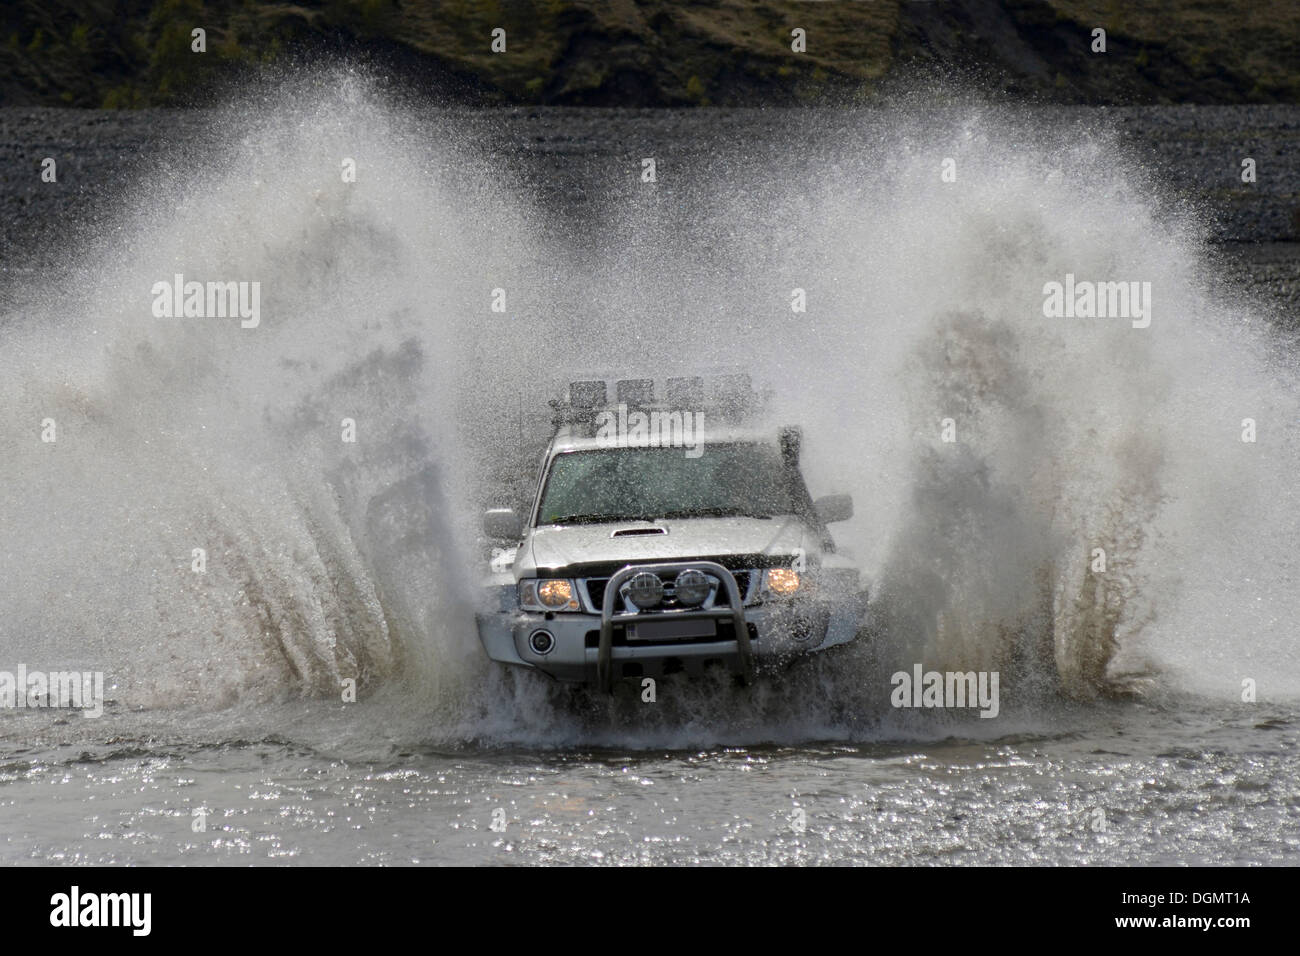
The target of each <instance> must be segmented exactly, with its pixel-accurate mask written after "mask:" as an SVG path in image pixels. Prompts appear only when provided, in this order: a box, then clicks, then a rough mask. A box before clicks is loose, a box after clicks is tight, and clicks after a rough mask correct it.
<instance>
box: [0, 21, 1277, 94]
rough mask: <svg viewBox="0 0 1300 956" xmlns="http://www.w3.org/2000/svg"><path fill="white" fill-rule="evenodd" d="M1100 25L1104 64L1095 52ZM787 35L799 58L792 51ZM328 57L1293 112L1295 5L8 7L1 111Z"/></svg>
mask: <svg viewBox="0 0 1300 956" xmlns="http://www.w3.org/2000/svg"><path fill="white" fill-rule="evenodd" d="M1095 27H1101V28H1103V29H1105V30H1106V31H1107V46H1108V48H1107V52H1106V53H1105V54H1104V55H1100V54H1095V53H1093V52H1092V51H1091V49H1090V44H1091V31H1092V29H1093V28H1095ZM497 28H500V29H504V30H505V31H506V50H505V52H501V53H497V52H493V51H492V48H491V44H492V32H493V30H494V29H497ZM796 28H798V29H802V30H804V31H805V32H806V38H807V41H806V42H807V49H806V52H802V53H796V52H794V51H792V49H791V42H792V37H791V31H792V30H794V29H796ZM195 29H202V30H204V31H205V33H206V37H205V40H206V52H204V53H196V52H194V51H193V50H192V43H193V40H192V31H193V30H195ZM338 55H344V56H348V57H354V58H358V59H361V60H363V61H367V62H370V63H372V64H374V65H376V66H377V67H378V68H379V69H381V70H383V71H384V72H387V73H390V74H392V75H394V76H396V77H397V78H398V79H400V80H402V81H403V82H415V83H416V84H417V85H421V86H425V87H427V88H430V89H440V90H443V91H445V92H447V93H449V94H450V95H452V96H454V97H456V98H461V99H469V100H472V101H477V102H500V103H553V104H601V105H624V106H636V105H648V106H649V105H653V106H662V105H691V104H701V105H706V104H713V105H732V106H735V105H757V104H763V103H800V102H810V101H813V100H816V99H818V98H821V97H823V96H826V95H828V94H830V95H832V96H834V97H837V98H843V97H857V96H862V95H869V94H870V93H871V92H872V91H874V90H876V89H878V88H879V87H880V85H881V83H882V82H884V81H891V80H896V79H897V80H902V81H903V82H908V80H909V78H910V77H913V76H915V75H917V74H930V73H938V74H939V75H947V74H950V73H953V72H956V73H957V74H959V75H962V76H973V77H979V78H982V79H983V80H984V81H985V82H988V83H990V84H992V85H994V86H998V87H1001V88H1005V89H1008V90H1010V91H1012V92H1015V93H1025V94H1029V95H1032V96H1035V97H1037V98H1040V99H1045V100H1052V101H1061V102H1177V101H1189V102H1250V101H1287V102H1294V101H1297V100H1300V78H1298V75H1297V74H1298V72H1300V4H1296V3H1294V2H1293V0H1258V2H1253V3H1247V2H1238V3H1222V2H1215V0H1168V2H1164V3H1161V4H1158V5H1157V4H1147V5H1144V4H1131V3H1128V2H1120V0H1002V2H995V0H908V2H900V0H870V2H850V0H830V2H820V3H813V2H807V0H754V2H748V0H698V2H671V0H353V2H348V0H301V2H296V3H271V2H260V0H10V2H9V3H7V4H6V5H5V6H4V7H3V10H0V102H3V103H5V104H9V105H14V104H22V103H40V104H66V105H72V106H108V107H132V106H145V105H168V104H177V103H201V102H204V100H205V98H206V97H208V96H210V95H211V93H212V91H213V89H214V88H215V87H216V86H217V85H219V84H220V83H221V82H223V81H225V80H228V79H237V78H238V77H239V76H240V75H241V74H242V73H245V72H247V71H249V70H251V69H252V68H254V67H256V66H257V65H258V64H261V63H274V62H277V61H280V60H283V59H284V58H286V57H289V56H292V57H295V58H297V59H298V60H311V59H314V58H318V57H333V56H338Z"/></svg>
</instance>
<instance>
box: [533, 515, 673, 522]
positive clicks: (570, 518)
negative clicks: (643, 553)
mask: <svg viewBox="0 0 1300 956" xmlns="http://www.w3.org/2000/svg"><path fill="white" fill-rule="evenodd" d="M649 520H650V519H649V518H647V517H646V516H645V515H565V516H564V517H562V518H553V519H552V520H550V521H544V522H542V523H543V524H606V523H609V522H613V521H649Z"/></svg>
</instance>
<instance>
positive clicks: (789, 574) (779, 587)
mask: <svg viewBox="0 0 1300 956" xmlns="http://www.w3.org/2000/svg"><path fill="white" fill-rule="evenodd" d="M765 578H766V580H765V581H764V583H765V584H766V586H767V590H769V591H771V592H772V593H773V594H776V595H778V596H780V597H789V596H790V595H791V594H794V592H795V591H798V590H799V572H798V571H796V570H794V569H793V568H768V569H767V573H766V575H765Z"/></svg>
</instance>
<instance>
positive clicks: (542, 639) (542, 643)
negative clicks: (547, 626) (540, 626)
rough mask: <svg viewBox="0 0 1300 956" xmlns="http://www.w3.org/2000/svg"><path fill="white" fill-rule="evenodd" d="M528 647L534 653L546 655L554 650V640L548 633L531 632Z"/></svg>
mask: <svg viewBox="0 0 1300 956" xmlns="http://www.w3.org/2000/svg"><path fill="white" fill-rule="evenodd" d="M528 646H529V647H531V648H532V649H533V652H534V653H537V654H542V655H546V654H549V653H551V651H553V650H554V649H555V638H554V636H552V634H551V632H550V631H533V633H531V634H529V635H528Z"/></svg>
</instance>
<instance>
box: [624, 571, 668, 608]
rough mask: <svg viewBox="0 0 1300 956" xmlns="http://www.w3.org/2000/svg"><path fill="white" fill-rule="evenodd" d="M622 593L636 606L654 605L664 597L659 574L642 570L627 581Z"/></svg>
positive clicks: (662, 584)
mask: <svg viewBox="0 0 1300 956" xmlns="http://www.w3.org/2000/svg"><path fill="white" fill-rule="evenodd" d="M623 594H624V596H625V597H626V598H627V599H628V600H629V601H631V602H632V603H633V604H635V605H636V606H637V607H655V606H656V605H658V604H659V603H660V602H661V601H663V599H664V583H663V582H662V581H660V580H659V575H657V574H654V573H652V572H650V571H642V572H641V573H640V574H638V575H636V576H635V577H633V578H632V580H631V581H629V582H628V584H627V588H626V590H624V592H623Z"/></svg>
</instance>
